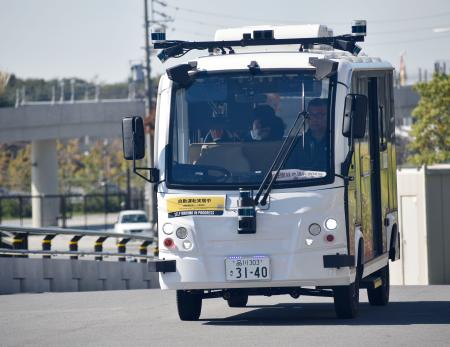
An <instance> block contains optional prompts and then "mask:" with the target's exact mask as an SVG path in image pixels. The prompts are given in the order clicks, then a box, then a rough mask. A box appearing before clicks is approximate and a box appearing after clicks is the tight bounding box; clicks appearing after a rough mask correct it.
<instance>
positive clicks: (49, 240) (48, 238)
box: [42, 235, 56, 259]
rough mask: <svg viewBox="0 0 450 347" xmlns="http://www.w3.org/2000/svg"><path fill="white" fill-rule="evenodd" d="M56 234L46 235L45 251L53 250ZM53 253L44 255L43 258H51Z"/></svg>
mask: <svg viewBox="0 0 450 347" xmlns="http://www.w3.org/2000/svg"><path fill="white" fill-rule="evenodd" d="M55 236H56V235H46V236H45V237H44V239H43V240H42V250H43V251H51V250H52V240H53V239H54V238H55ZM51 257H52V256H51V255H45V254H44V255H43V256H42V258H47V259H49V258H51Z"/></svg>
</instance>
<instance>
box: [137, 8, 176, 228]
mask: <svg viewBox="0 0 450 347" xmlns="http://www.w3.org/2000/svg"><path fill="white" fill-rule="evenodd" d="M155 3H156V4H158V5H159V6H161V7H166V6H167V4H166V3H165V2H164V1H163V0H150V13H151V15H150V19H149V14H148V10H149V9H148V0H144V21H145V23H144V27H145V71H146V75H147V76H146V78H145V91H146V93H145V94H146V107H145V111H146V115H145V116H146V117H149V116H150V115H151V114H152V112H153V110H154V108H153V100H152V96H153V86H152V79H151V61H150V59H151V52H150V28H151V27H152V26H153V25H155V24H157V25H158V26H159V28H158V30H161V28H162V29H163V30H165V28H166V24H164V22H171V21H172V20H173V19H172V18H171V17H170V16H168V15H167V14H165V13H164V12H161V11H156V10H155V9H154V4H155ZM155 15H158V16H159V17H160V19H156V18H155ZM147 130H148V132H147V134H146V143H147V154H148V156H147V166H148V167H153V163H154V160H153V145H154V143H153V134H152V133H151V131H149V130H150V129H147ZM146 196H147V199H148V200H147V201H148V206H147V207H146V209H147V211H148V213H149V219H150V223H152V224H153V225H155V224H156V215H157V210H156V194H155V190H154V184H153V183H148V184H147V185H146Z"/></svg>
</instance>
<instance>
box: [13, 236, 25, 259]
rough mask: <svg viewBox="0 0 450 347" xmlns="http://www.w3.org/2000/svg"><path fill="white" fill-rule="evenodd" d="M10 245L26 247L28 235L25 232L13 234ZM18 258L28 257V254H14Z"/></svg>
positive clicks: (18, 247)
mask: <svg viewBox="0 0 450 347" xmlns="http://www.w3.org/2000/svg"><path fill="white" fill-rule="evenodd" d="M12 245H13V248H14V249H28V235H27V234H22V233H19V234H15V235H14V238H13V241H12ZM15 257H18V258H28V255H25V254H24V255H16V256H15Z"/></svg>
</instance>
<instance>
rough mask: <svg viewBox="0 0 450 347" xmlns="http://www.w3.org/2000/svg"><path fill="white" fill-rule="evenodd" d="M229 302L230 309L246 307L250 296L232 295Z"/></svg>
mask: <svg viewBox="0 0 450 347" xmlns="http://www.w3.org/2000/svg"><path fill="white" fill-rule="evenodd" d="M227 301H228V306H230V307H245V306H246V305H247V302H248V294H239V295H231V296H230V298H229V299H227Z"/></svg>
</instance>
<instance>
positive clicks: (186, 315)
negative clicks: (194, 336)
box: [177, 290, 202, 321]
mask: <svg viewBox="0 0 450 347" xmlns="http://www.w3.org/2000/svg"><path fill="white" fill-rule="evenodd" d="M177 308H178V316H179V317H180V319H181V320H184V321H194V320H198V319H199V318H200V313H201V311H202V296H201V294H198V293H195V292H189V291H186V290H177Z"/></svg>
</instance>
